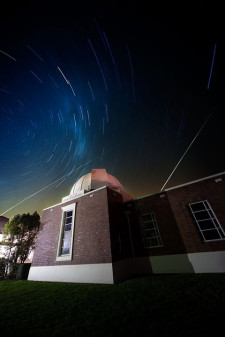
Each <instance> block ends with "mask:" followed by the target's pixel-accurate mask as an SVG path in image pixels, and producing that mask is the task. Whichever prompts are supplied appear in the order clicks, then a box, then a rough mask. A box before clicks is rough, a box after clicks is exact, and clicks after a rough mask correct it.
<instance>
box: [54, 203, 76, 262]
mask: <svg viewBox="0 0 225 337" xmlns="http://www.w3.org/2000/svg"><path fill="white" fill-rule="evenodd" d="M75 210H76V204H75V203H74V204H70V205H66V206H64V207H62V217H61V225H60V232H59V240H58V248H57V254H56V261H68V260H72V252H73V233H74V223H75ZM68 211H72V212H73V216H72V228H71V238H70V253H69V254H68V255H60V250H61V246H62V235H63V232H64V215H65V212H68Z"/></svg>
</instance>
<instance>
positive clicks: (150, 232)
mask: <svg viewBox="0 0 225 337" xmlns="http://www.w3.org/2000/svg"><path fill="white" fill-rule="evenodd" d="M145 236H146V238H151V237H156V232H155V230H154V229H148V230H146V231H145Z"/></svg>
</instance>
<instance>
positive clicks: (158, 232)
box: [141, 212, 163, 248]
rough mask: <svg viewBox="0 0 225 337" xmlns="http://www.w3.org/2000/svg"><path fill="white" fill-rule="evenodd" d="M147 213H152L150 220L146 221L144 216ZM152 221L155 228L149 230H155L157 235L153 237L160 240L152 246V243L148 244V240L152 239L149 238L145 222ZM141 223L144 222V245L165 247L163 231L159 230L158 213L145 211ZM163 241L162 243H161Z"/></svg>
mask: <svg viewBox="0 0 225 337" xmlns="http://www.w3.org/2000/svg"><path fill="white" fill-rule="evenodd" d="M146 215H150V220H149V221H144V219H143V217H144V216H146ZM148 222H149V223H152V224H153V226H154V228H153V229H149V230H154V231H155V234H156V236H154V237H153V238H156V239H157V241H158V245H154V246H151V245H150V244H147V242H150V239H149V238H147V236H146V234H145V233H146V229H145V226H144V225H145V223H148ZM141 223H142V238H143V242H144V247H145V248H161V247H163V241H162V237H161V233H160V230H159V226H158V223H157V220H156V215H155V212H149V213H143V214H141ZM147 230H148V229H147ZM160 242H161V243H160Z"/></svg>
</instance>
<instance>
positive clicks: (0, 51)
mask: <svg viewBox="0 0 225 337" xmlns="http://www.w3.org/2000/svg"><path fill="white" fill-rule="evenodd" d="M0 53H2V54H4V55H6V56H8V57H9V58H11V59H12V60H13V61H16V59H15V58H14V57H12V56H10V55H9V54H7V53H5V52H4V51H2V50H0Z"/></svg>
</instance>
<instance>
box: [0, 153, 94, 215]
mask: <svg viewBox="0 0 225 337" xmlns="http://www.w3.org/2000/svg"><path fill="white" fill-rule="evenodd" d="M95 159H96V158H93V159H91V160H89V161H87V162H86V163H84V164H83V165H80V166H79V167H77V168H75V169H74V170H72V171H70V172H69V173H67V174H65V175H64V176H63V177H61V178H59V179H57V180H55V181H53V182H52V183H50V184H48V185H47V186H45V187H43V188H41V189H40V190H38V191H37V192H35V193H33V194H31V195H29V196H28V197H26V198H25V199H23V200H21V201H20V202H18V203H17V204H16V205H14V206H12V207H10V208H9V209H7V210H6V211H4V212H3V213H1V215H4V214H6V213H8V212H9V211H11V210H12V209H13V208H15V207H17V206H19V205H20V204H22V203H23V202H25V201H27V200H28V199H30V198H32V197H34V196H35V195H37V194H39V193H41V192H42V191H44V190H46V188H48V187H50V186H52V185H54V184H56V183H57V182H58V181H60V180H61V179H64V178H65V177H68V175H70V174H71V173H73V172H75V171H77V170H79V169H80V168H81V167H84V166H86V165H87V164H89V163H91V162H93V161H94V160H95Z"/></svg>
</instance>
